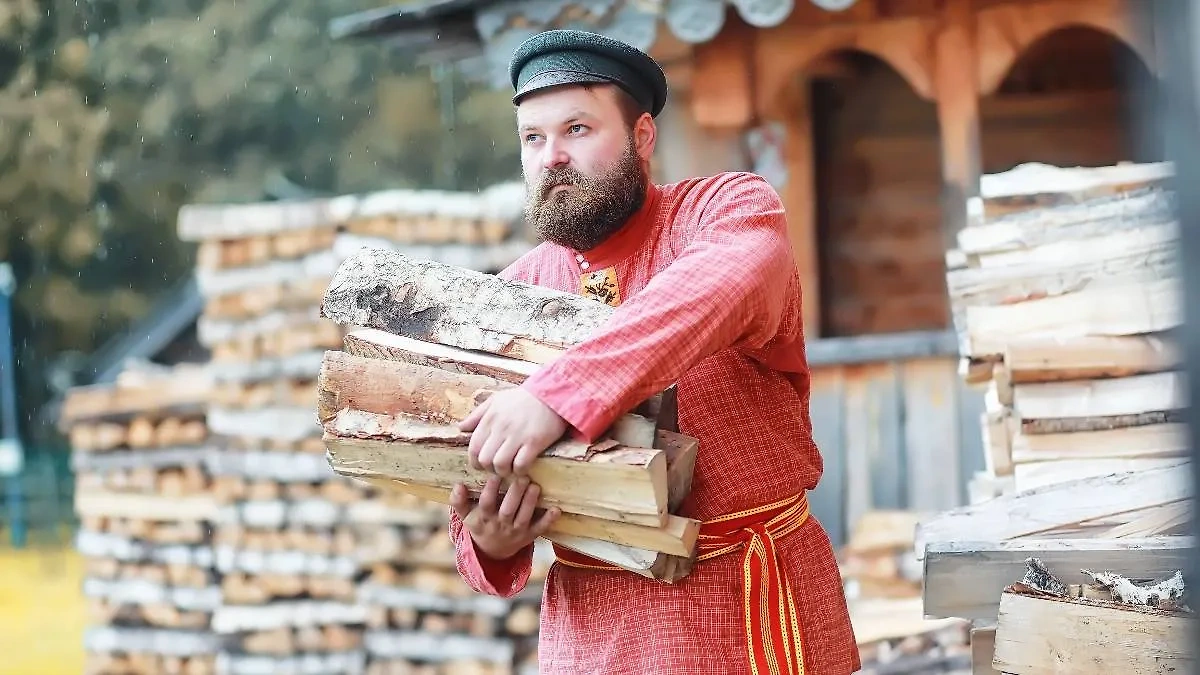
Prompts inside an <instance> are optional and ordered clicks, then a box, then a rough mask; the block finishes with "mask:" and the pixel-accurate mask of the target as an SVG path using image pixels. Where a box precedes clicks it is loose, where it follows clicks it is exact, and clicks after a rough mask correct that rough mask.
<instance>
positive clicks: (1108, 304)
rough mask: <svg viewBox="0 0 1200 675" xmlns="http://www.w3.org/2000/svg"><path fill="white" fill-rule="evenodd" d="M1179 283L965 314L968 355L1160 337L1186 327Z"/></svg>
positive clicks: (1095, 292)
mask: <svg viewBox="0 0 1200 675" xmlns="http://www.w3.org/2000/svg"><path fill="white" fill-rule="evenodd" d="M1179 284H1180V282H1179V279H1178V278H1171V279H1163V280H1160V281H1154V282H1149V283H1145V284H1129V285H1119V286H1113V287H1101V288H1088V289H1085V290H1082V291H1078V292H1074V293H1068V294H1065V295H1058V296H1053V297H1048V298H1042V299H1036V300H1029V301H1026V302H1018V303H1014V304H1008V305H997V306H980V307H967V308H966V325H967V330H966V333H967V335H966V338H967V345H966V349H967V352H966V354H967V355H970V356H972V357H976V358H979V357H983V356H988V355H997V356H998V355H1002V354H1004V352H1005V350H1006V349H1007V346H1008V343H1009V342H1010V341H1012V340H1015V339H1024V338H1031V337H1038V338H1059V339H1063V338H1082V337H1092V336H1129V335H1141V334H1146V333H1161V332H1164V331H1167V330H1170V329H1172V328H1176V327H1178V326H1180V325H1181V324H1182V322H1183V314H1182V303H1181V302H1180V289H1179Z"/></svg>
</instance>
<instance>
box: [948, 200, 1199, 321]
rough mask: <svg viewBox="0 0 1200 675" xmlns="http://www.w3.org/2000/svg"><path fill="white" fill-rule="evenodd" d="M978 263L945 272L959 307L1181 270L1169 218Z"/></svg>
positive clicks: (1135, 280) (1174, 274)
mask: <svg viewBox="0 0 1200 675" xmlns="http://www.w3.org/2000/svg"><path fill="white" fill-rule="evenodd" d="M1064 261H1066V262H1064ZM978 264H979V265H980V266H979V267H965V268H962V269H957V270H950V271H949V272H947V274H946V284H947V287H948V290H949V293H950V298H951V304H952V305H953V306H954V307H955V309H961V308H963V307H968V306H976V305H1000V304H1007V303H1013V302H1021V301H1024V300H1029V299H1033V298H1038V297H1049V296H1055V295H1064V294H1066V293H1071V292H1074V291H1078V290H1082V289H1084V288H1088V287H1090V286H1101V285H1107V286H1112V285H1115V284H1116V283H1127V284H1137V283H1145V282H1150V281H1157V280H1161V279H1170V278H1175V277H1178V276H1179V274H1180V272H1181V270H1180V266H1179V232H1178V225H1177V224H1176V223H1174V222H1169V223H1166V224H1162V225H1154V226H1151V227H1147V228H1141V229H1137V230H1128V231H1121V232H1114V233H1111V234H1108V235H1105V236H1103V237H1098V238H1096V239H1084V240H1078V241H1074V240H1073V241H1063V242H1058V243H1055V244H1048V245H1045V246H1042V247H1039V248H1036V249H1032V250H1021V251H1019V252H1010V253H1004V254H998V255H993V256H987V257H985V258H983V259H981V260H979V261H978Z"/></svg>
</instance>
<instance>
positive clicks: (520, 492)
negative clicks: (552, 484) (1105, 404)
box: [450, 476, 560, 560]
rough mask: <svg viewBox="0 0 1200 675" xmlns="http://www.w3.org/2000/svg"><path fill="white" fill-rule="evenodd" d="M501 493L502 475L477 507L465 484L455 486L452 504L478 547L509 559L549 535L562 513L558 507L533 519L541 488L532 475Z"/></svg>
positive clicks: (485, 488) (489, 485) (490, 484)
mask: <svg viewBox="0 0 1200 675" xmlns="http://www.w3.org/2000/svg"><path fill="white" fill-rule="evenodd" d="M499 494H500V478H499V477H497V476H492V477H491V478H489V479H488V482H487V484H486V485H484V486H483V491H482V492H481V493H480V495H479V503H478V504H477V505H475V507H474V508H471V497H470V493H469V492H468V491H467V487H466V486H465V485H455V486H454V489H453V490H451V491H450V505H451V506H452V507H454V512H455V513H456V514H458V517H459V519H461V520H462V522H463V524H464V525H466V527H467V531H468V532H470V533H471V539H473V540H474V541H475V546H477V547H478V548H479V550H480V551H482V552H483V553H484V554H486V555H487V556H489V557H490V558H492V559H494V560H505V559H507V558H511V557H512V556H514V555H516V554H517V552H519V551H520V550H521V549H523V548H525V547H526V546H528V545H529V544H531V543H533V540H534V539H537V538H538V537H540V536H542V535H543V534H545V533H546V531H547V530H549V529H550V525H552V524H553V523H554V521H555V520H556V519H557V518H558V514H559V513H560V512H559V510H558V509H557V508H551V509H547V510H546V512H545V513H543V514H542V515H541V516H540V517H539V518H538V519H537V520H533V515H534V511H535V509H536V508H537V503H538V497H539V496H540V495H541V488H539V487H538V486H537V485H534V484H532V483H530V482H529V479H528V478H523V477H522V478H518V479H516V480H514V481H513V482H512V485H510V486H509V488H508V492H506V493H505V494H504V498H503V500H501V499H500V496H499ZM497 503H499V504H498V505H497Z"/></svg>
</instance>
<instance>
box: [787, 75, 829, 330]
mask: <svg viewBox="0 0 1200 675" xmlns="http://www.w3.org/2000/svg"><path fill="white" fill-rule="evenodd" d="M811 99H812V97H811V87H810V86H809V80H808V78H807V77H803V76H798V77H797V81H795V82H793V83H792V85H791V87H789V91H788V92H787V95H786V102H785V110H786V114H785V115H784V116H783V122H784V124H783V128H784V130H785V136H786V138H785V139H784V161H785V163H786V165H787V173H788V176H787V184H786V185H785V186H784V189H783V194H782V195H781V196H782V197H783V204H784V207H785V208H786V209H787V217H788V229H789V230H790V232H789V234H790V236H791V240H792V255H793V256H794V257H795V259H796V268H797V269H798V270H799V272H800V287H801V290H802V292H803V294H804V305H803V308H802V311H803V318H804V337H805V339H807V340H814V339H816V338H818V337H820V335H821V286H820V281H821V268H820V263H819V261H818V259H817V188H816V166H815V162H816V156H815V155H814V153H813V130H812V100H811Z"/></svg>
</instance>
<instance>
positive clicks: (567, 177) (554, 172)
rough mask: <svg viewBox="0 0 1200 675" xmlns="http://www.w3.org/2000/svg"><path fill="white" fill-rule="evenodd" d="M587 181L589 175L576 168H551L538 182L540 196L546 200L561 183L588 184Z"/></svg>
mask: <svg viewBox="0 0 1200 675" xmlns="http://www.w3.org/2000/svg"><path fill="white" fill-rule="evenodd" d="M586 182H587V177H586V176H584V175H583V174H581V173H579V172H578V171H576V170H575V169H571V168H561V169H549V170H547V171H546V172H545V173H543V174H542V178H541V180H540V181H539V182H538V197H539V199H540V200H545V199H546V198H547V197H549V196H550V191H551V190H553V189H554V188H556V187H558V186H559V185H575V186H579V185H584V184H586Z"/></svg>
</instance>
